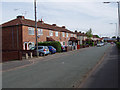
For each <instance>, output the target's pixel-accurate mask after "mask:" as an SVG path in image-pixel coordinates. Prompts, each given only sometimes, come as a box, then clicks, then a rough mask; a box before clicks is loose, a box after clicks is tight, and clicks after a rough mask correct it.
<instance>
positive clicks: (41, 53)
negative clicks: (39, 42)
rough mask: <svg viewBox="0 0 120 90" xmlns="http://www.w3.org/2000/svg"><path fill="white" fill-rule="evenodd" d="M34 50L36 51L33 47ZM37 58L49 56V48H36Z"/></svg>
mask: <svg viewBox="0 0 120 90" xmlns="http://www.w3.org/2000/svg"><path fill="white" fill-rule="evenodd" d="M34 50H37V48H36V47H35V48H34ZM38 52H39V56H44V55H48V54H50V51H49V48H48V47H47V46H38Z"/></svg>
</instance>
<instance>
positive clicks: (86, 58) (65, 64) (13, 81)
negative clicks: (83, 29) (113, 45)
mask: <svg viewBox="0 0 120 90" xmlns="http://www.w3.org/2000/svg"><path fill="white" fill-rule="evenodd" d="M108 48H110V45H106V46H103V47H90V48H85V49H80V50H77V51H73V52H68V53H63V54H56V55H53V56H48V57H45V58H44V59H43V60H37V62H36V63H34V64H31V65H30V66H27V67H23V68H18V69H13V70H10V71H6V72H3V73H2V86H3V88H71V87H77V86H79V84H80V82H81V81H82V80H83V78H84V77H85V76H86V73H87V72H88V71H90V70H91V69H92V68H93V67H94V66H95V65H96V64H97V63H98V61H99V60H100V59H101V58H102V56H103V55H104V53H105V52H106V50H108Z"/></svg>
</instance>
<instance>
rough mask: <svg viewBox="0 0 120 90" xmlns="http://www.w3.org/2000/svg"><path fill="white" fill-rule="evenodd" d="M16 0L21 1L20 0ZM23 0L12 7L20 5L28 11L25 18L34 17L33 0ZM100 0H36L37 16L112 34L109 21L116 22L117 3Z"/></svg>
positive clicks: (73, 28) (50, 22)
mask: <svg viewBox="0 0 120 90" xmlns="http://www.w3.org/2000/svg"><path fill="white" fill-rule="evenodd" d="M3 1H4V0H3ZM5 1H8V0H5ZM12 1H14V0H12ZM18 1H20V2H22V0H18ZM26 1H27V0H26ZM26 1H25V2H26ZM29 1H31V0H29ZM109 1H110V0H109ZM111 1H112V0H111ZM114 1H116V0H114ZM25 2H24V3H23V4H22V3H16V4H14V5H15V7H13V8H18V7H22V8H23V9H25V10H26V11H28V14H27V15H26V17H25V18H30V19H34V11H33V10H34V9H33V3H32V2H33V0H32V2H31V3H28V2H27V3H25ZM102 2H103V0H99V2H98V0H69V1H68V0H64V1H63V0H61V1H60V0H57V1H56V0H44V1H43V0H37V18H38V19H41V18H43V20H44V21H45V22H46V23H49V24H53V23H56V24H57V25H59V26H62V25H65V26H66V27H67V28H68V29H70V30H73V31H74V30H75V29H77V30H79V31H87V30H88V29H89V28H92V29H93V33H94V34H98V35H108V36H109V35H114V33H115V30H114V29H115V28H114V25H112V26H111V25H110V24H109V23H111V22H112V23H114V22H117V5H116V4H103V3H102ZM10 7H11V6H9V3H8V4H7V7H6V10H4V12H6V13H7V12H11V10H10V9H9V11H7V8H10ZM10 16H11V18H12V17H13V16H15V13H14V12H12V14H11V15H9V16H7V15H6V18H7V19H8V17H9V18H10ZM6 18H5V19H6ZM11 18H10V19H11ZM7 19H6V20H7Z"/></svg>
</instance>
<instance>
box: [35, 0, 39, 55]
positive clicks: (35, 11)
mask: <svg viewBox="0 0 120 90" xmlns="http://www.w3.org/2000/svg"><path fill="white" fill-rule="evenodd" d="M34 6H35V7H34V8H35V36H36V37H35V38H36V53H37V57H38V56H39V53H38V40H37V15H36V0H34Z"/></svg>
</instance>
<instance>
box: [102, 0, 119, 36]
mask: <svg viewBox="0 0 120 90" xmlns="http://www.w3.org/2000/svg"><path fill="white" fill-rule="evenodd" d="M103 3H106V4H107V3H117V4H118V37H120V1H118V2H103Z"/></svg>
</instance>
